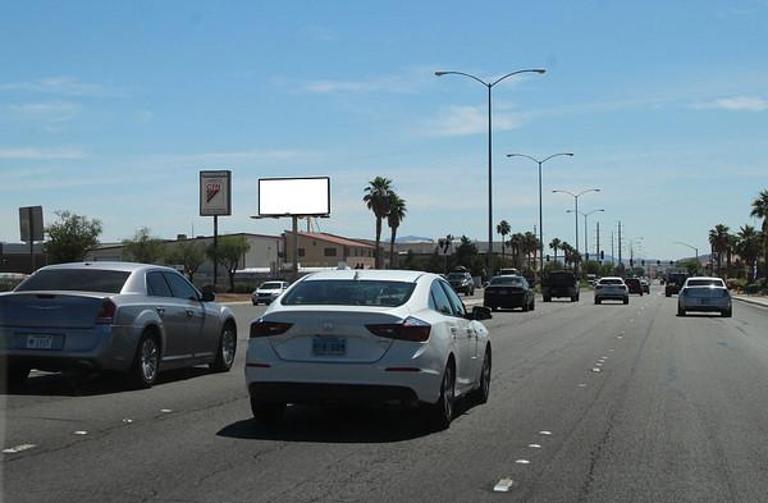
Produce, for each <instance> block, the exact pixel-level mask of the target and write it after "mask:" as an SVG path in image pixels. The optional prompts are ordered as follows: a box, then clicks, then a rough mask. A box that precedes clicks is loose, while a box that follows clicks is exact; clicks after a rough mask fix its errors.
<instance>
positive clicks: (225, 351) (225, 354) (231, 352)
mask: <svg viewBox="0 0 768 503" xmlns="http://www.w3.org/2000/svg"><path fill="white" fill-rule="evenodd" d="M236 344H237V339H236V337H235V331H234V330H232V327H231V326H227V328H225V329H224V332H223V333H222V334H221V359H222V361H223V362H224V364H225V365H226V366H227V367H230V366H231V365H232V362H234V361H235V347H236Z"/></svg>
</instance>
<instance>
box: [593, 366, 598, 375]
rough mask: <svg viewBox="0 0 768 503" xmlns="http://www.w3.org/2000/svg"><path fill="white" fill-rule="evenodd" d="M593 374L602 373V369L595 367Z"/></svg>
mask: <svg viewBox="0 0 768 503" xmlns="http://www.w3.org/2000/svg"><path fill="white" fill-rule="evenodd" d="M592 372H594V373H596V374H597V373H599V372H600V368H599V367H593V368H592Z"/></svg>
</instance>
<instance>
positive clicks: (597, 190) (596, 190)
mask: <svg viewBox="0 0 768 503" xmlns="http://www.w3.org/2000/svg"><path fill="white" fill-rule="evenodd" d="M592 190H594V191H595V192H600V189H592Z"/></svg>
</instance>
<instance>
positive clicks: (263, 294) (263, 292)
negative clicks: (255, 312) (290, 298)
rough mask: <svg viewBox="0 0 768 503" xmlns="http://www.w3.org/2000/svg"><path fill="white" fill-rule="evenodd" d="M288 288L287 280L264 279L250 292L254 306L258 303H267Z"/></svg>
mask: <svg viewBox="0 0 768 503" xmlns="http://www.w3.org/2000/svg"><path fill="white" fill-rule="evenodd" d="M287 288H288V282H287V281H265V282H264V283H262V284H261V285H259V287H258V288H257V289H256V290H254V291H253V293H252V294H251V302H252V303H253V305H254V306H256V305H258V304H259V303H264V304H269V303H270V302H272V301H273V300H275V299H276V298H278V297H279V296H280V295H281V294H282V293H283V292H284V291H285V290H286V289H287Z"/></svg>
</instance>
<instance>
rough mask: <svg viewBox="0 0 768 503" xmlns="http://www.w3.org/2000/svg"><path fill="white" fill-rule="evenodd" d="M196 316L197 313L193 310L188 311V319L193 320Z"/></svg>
mask: <svg viewBox="0 0 768 503" xmlns="http://www.w3.org/2000/svg"><path fill="white" fill-rule="evenodd" d="M194 315H195V312H194V311H193V310H191V309H187V317H188V318H191V317H193V316H194Z"/></svg>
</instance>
